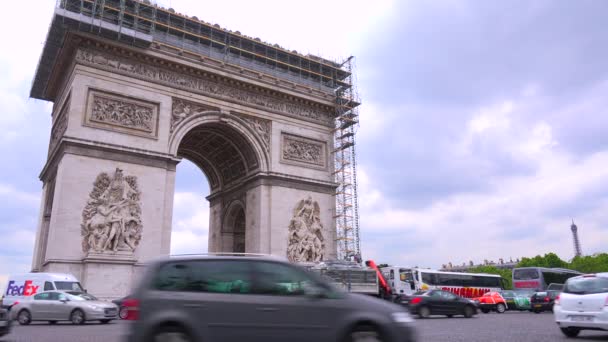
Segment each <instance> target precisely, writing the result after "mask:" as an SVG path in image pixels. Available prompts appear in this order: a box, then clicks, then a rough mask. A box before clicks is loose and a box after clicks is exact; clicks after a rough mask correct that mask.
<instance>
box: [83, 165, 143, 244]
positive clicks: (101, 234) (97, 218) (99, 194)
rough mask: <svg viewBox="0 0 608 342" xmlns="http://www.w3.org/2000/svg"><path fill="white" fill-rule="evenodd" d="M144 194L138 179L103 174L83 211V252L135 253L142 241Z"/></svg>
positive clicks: (115, 174) (120, 173)
mask: <svg viewBox="0 0 608 342" xmlns="http://www.w3.org/2000/svg"><path fill="white" fill-rule="evenodd" d="M140 196H141V193H140V191H139V188H138V186H137V177H135V176H124V175H123V173H122V170H121V169H119V168H116V170H115V171H114V175H113V176H110V175H108V174H107V173H106V172H102V173H100V174H99V175H98V176H97V179H96V180H95V183H94V184H93V190H92V191H91V193H90V195H89V199H88V201H87V204H86V206H85V207H84V210H83V211H82V224H81V233H82V250H83V251H84V252H85V253H87V252H97V253H104V252H110V253H112V252H117V251H130V252H134V251H135V249H136V248H137V245H138V244H139V241H140V240H141V234H142V230H143V226H142V222H141V205H140Z"/></svg>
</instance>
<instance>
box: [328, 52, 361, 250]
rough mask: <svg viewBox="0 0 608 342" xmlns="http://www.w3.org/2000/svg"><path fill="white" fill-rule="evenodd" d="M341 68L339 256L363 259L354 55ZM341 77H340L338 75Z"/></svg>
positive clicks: (337, 138)
mask: <svg viewBox="0 0 608 342" xmlns="http://www.w3.org/2000/svg"><path fill="white" fill-rule="evenodd" d="M341 68H342V69H343V70H345V71H347V75H348V76H347V77H346V78H344V79H342V80H340V81H337V80H336V84H335V86H336V88H335V94H336V119H335V129H334V148H333V151H332V152H333V157H334V172H333V174H334V177H335V182H336V183H337V184H338V187H337V189H336V193H335V196H336V215H335V219H336V231H337V241H336V243H337V247H338V259H340V260H351V261H358V262H360V261H361V246H360V235H359V203H358V202H359V201H358V196H357V162H356V161H357V155H356V151H355V146H356V144H355V133H356V129H357V128H358V126H359V115H358V112H357V106H358V105H359V102H358V95H357V92H356V89H355V85H354V82H353V68H354V59H353V57H352V56H351V57H349V58H348V59H347V60H346V61H345V62H344V63H342V65H341ZM336 79H337V77H336Z"/></svg>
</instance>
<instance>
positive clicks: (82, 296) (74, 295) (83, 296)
mask: <svg viewBox="0 0 608 342" xmlns="http://www.w3.org/2000/svg"><path fill="white" fill-rule="evenodd" d="M66 294H67V295H68V298H70V299H71V300H76V301H79V300H80V301H82V300H97V298H96V297H95V296H92V295H90V294H88V293H84V292H66Z"/></svg>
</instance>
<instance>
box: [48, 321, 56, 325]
mask: <svg viewBox="0 0 608 342" xmlns="http://www.w3.org/2000/svg"><path fill="white" fill-rule="evenodd" d="M49 324H50V325H54V324H57V321H49Z"/></svg>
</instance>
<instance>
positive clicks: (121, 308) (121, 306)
mask: <svg viewBox="0 0 608 342" xmlns="http://www.w3.org/2000/svg"><path fill="white" fill-rule="evenodd" d="M131 298H132V295H128V296H125V297H122V298H118V299H114V300H113V301H112V303H114V304H116V306H118V317H120V319H126V318H127V314H128V312H129V311H128V308H127V307H126V306H125V301H126V300H127V299H131Z"/></svg>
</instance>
